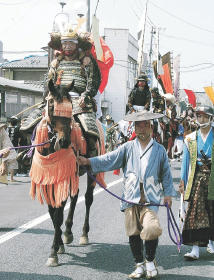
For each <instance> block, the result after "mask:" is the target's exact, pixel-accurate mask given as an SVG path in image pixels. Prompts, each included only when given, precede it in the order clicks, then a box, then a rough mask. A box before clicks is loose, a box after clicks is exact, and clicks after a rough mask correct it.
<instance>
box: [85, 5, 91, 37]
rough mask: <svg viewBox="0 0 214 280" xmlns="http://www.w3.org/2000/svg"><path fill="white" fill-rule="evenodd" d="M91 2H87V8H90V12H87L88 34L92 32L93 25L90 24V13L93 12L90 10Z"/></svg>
mask: <svg viewBox="0 0 214 280" xmlns="http://www.w3.org/2000/svg"><path fill="white" fill-rule="evenodd" d="M90 5H91V3H90V0H87V6H88V12H87V27H86V30H87V31H88V32H90V29H91V24H90V12H91V9H90Z"/></svg>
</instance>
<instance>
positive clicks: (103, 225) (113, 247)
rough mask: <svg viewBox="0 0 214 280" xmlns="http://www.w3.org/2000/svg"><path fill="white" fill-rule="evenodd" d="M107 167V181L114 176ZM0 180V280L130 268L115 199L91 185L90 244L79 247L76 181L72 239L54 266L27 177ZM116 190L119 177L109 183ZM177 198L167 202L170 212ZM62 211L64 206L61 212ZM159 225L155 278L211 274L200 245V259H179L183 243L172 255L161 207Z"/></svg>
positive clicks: (212, 261) (46, 226)
mask: <svg viewBox="0 0 214 280" xmlns="http://www.w3.org/2000/svg"><path fill="white" fill-rule="evenodd" d="M171 166H172V172H173V178H174V183H175V187H176V188H177V184H178V182H179V170H180V163H178V162H173V163H172V164H171ZM120 178H121V176H119V177H118V176H114V175H112V172H109V173H108V174H107V176H106V181H107V183H111V182H113V181H116V180H119V179H120ZM16 179H17V180H19V182H14V183H10V184H9V185H8V186H5V185H0V216H1V221H0V280H6V279H10V280H19V279H20V280H34V279H38V280H40V279H41V280H68V279H73V280H96V279H99V280H100V279H102V280H110V279H113V280H122V279H127V274H129V273H130V272H131V271H132V270H133V261H132V256H131V253H130V249H129V244H128V242H127V237H126V235H125V231H124V216H123V213H121V212H120V211H119V202H118V201H117V200H116V199H115V198H112V197H111V196H110V195H109V194H107V193H106V192H104V191H102V190H101V189H100V188H99V187H96V190H95V196H94V203H93V206H92V209H91V216H90V217H91V218H90V226H91V227H90V228H91V230H90V234H89V239H90V244H89V245H88V246H86V247H84V246H80V245H79V244H78V243H79V237H80V236H81V229H82V226H83V221H84V213H85V207H84V192H85V181H86V178H85V177H82V178H81V181H80V197H79V201H78V204H77V208H76V212H75V216H74V226H73V233H74V238H75V239H74V242H73V244H72V245H70V246H66V254H64V255H61V256H59V261H60V266H58V267H55V268H48V267H46V266H45V262H46V260H47V257H48V255H49V252H50V247H51V243H52V238H53V227H52V224H51V221H50V219H49V218H48V215H47V206H46V205H44V206H41V205H40V204H39V203H38V201H31V199H30V197H29V195H28V193H29V187H30V180H29V178H28V177H26V178H20V177H19V178H16ZM110 190H111V191H113V192H114V193H116V194H118V195H120V192H121V180H120V182H116V183H115V184H114V185H112V186H111V187H110ZM178 200H179V198H178V197H177V198H175V199H174V201H173V211H174V213H176V210H177V209H178V205H179V201H178ZM66 214H67V211H65V215H66ZM159 216H160V220H161V224H162V226H163V228H164V230H163V235H162V236H161V238H160V242H159V248H158V252H157V262H158V266H159V272H160V276H159V279H173V280H193V279H194V280H199V279H200V280H208V279H214V256H211V255H208V253H206V250H205V249H202V250H201V258H200V261H195V262H185V261H184V260H183V254H184V253H185V252H186V251H187V250H188V249H189V248H188V247H185V246H183V247H182V249H181V253H180V254H178V252H177V249H176V246H174V245H173V244H172V242H171V240H170V239H169V236H168V232H167V227H166V210H165V209H160V212H159Z"/></svg>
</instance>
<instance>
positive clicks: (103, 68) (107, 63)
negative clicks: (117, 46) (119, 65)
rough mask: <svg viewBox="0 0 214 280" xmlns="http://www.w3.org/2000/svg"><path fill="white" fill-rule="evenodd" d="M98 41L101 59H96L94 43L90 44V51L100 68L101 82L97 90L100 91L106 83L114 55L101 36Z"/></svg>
mask: <svg viewBox="0 0 214 280" xmlns="http://www.w3.org/2000/svg"><path fill="white" fill-rule="evenodd" d="M100 43H101V47H102V49H103V59H102V61H100V60H98V59H97V56H96V52H95V48H94V45H93V46H92V49H91V53H92V55H93V57H94V58H95V59H96V61H97V64H98V66H99V69H100V73H101V84H100V87H99V92H100V93H102V92H103V91H104V89H105V87H106V85H107V83H108V76H109V70H110V68H111V67H112V66H113V64H114V56H113V53H112V52H111V50H110V48H109V47H108V46H107V45H106V43H105V41H104V40H103V38H100Z"/></svg>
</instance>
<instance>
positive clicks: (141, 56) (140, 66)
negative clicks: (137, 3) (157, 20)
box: [137, 0, 149, 76]
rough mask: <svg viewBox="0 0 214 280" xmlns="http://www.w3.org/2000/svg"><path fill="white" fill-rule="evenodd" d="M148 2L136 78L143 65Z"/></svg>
mask: <svg viewBox="0 0 214 280" xmlns="http://www.w3.org/2000/svg"><path fill="white" fill-rule="evenodd" d="M148 2H149V0H147V1H146V8H145V19H144V23H143V28H142V32H143V34H142V43H141V46H140V49H139V51H140V50H141V53H140V60H139V61H138V71H137V74H138V76H139V75H140V72H141V69H142V64H143V45H144V37H145V30H146V17H147V7H148Z"/></svg>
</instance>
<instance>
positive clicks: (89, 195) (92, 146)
mask: <svg viewBox="0 0 214 280" xmlns="http://www.w3.org/2000/svg"><path fill="white" fill-rule="evenodd" d="M96 140H97V138H96V137H94V136H90V137H87V157H94V156H97V154H98V151H97V148H96ZM93 192H94V181H93V179H91V178H90V177H89V176H87V190H86V193H85V206H86V214H85V221H84V225H83V232H82V236H81V237H80V242H79V244H80V245H87V244H88V242H89V241H88V232H89V229H90V227H89V213H90V208H91V205H92V203H93Z"/></svg>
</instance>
